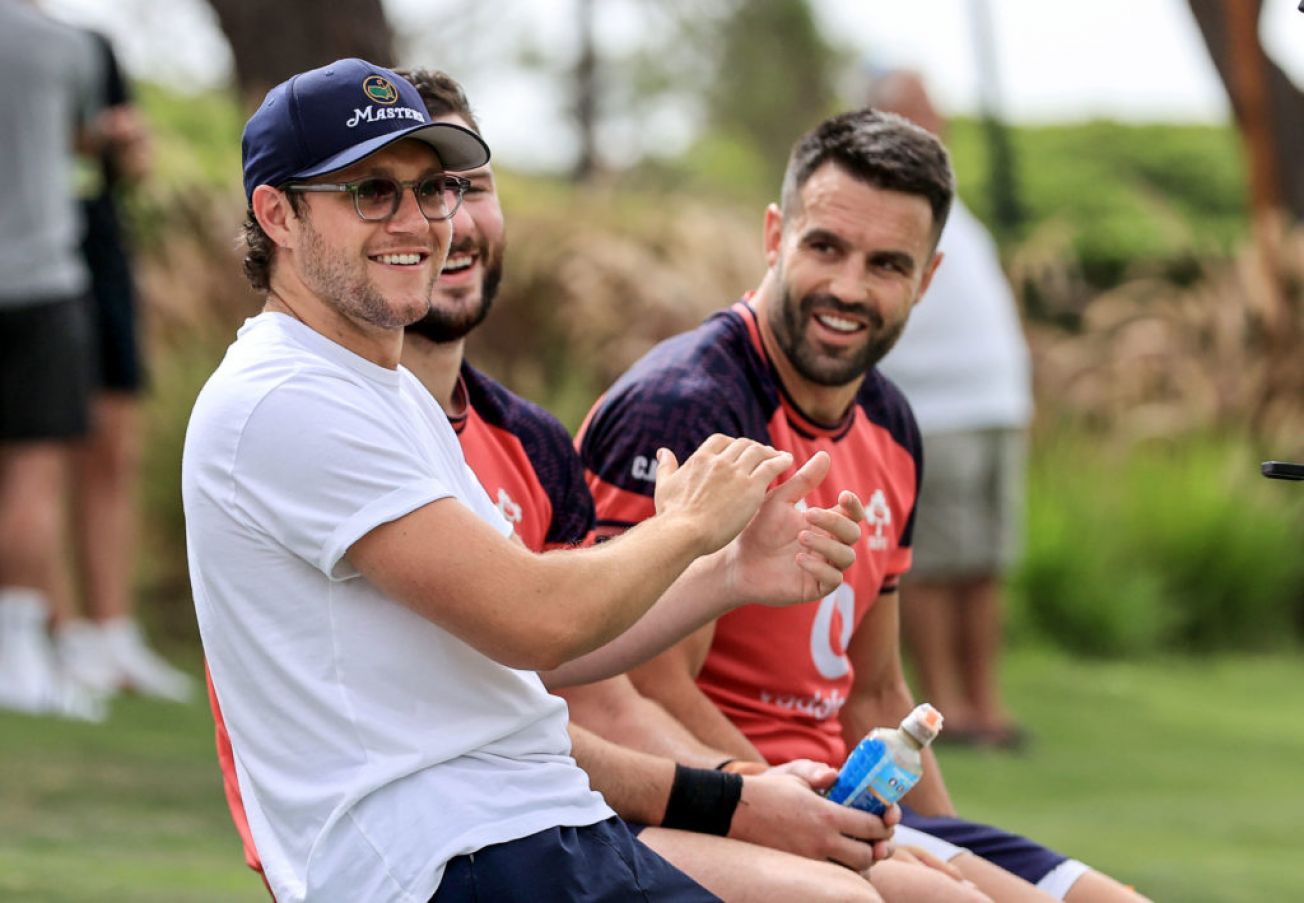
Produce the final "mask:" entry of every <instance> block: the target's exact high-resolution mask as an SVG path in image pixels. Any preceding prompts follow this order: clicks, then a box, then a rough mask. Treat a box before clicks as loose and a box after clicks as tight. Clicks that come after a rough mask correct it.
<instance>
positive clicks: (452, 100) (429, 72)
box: [394, 67, 480, 135]
mask: <svg viewBox="0 0 1304 903" xmlns="http://www.w3.org/2000/svg"><path fill="white" fill-rule="evenodd" d="M394 71H395V72H396V73H398V74H399V75H401V76H402V77H403V78H406V79H407V80H408V81H410V82H411V83H412V86H413V87H414V88H416V89H417V93H418V94H420V95H421V99H422V100H424V101H425V103H426V110H427V111H428V112H429V113H430V118H432V119H437V118H439V117H440V116H448V115H450V114H452V115H454V116H461V117H462V119H464V120H466V124H467V125H469V126H470V127H471V131H473V132H475V133H476V134H477V135H478V134H480V123H478V122H476V121H475V114H474V113H472V112H471V102H470V101H469V100H467V99H466V92H465V91H463V90H462V86H461V85H460V84H458V82H457V79H455V78H453V76H451V75H449V74H448V73H447V72H444V71H442V70H439V69H422V68H419V67H416V68H412V69H395V70H394Z"/></svg>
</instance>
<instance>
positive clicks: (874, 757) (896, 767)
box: [828, 702, 942, 815]
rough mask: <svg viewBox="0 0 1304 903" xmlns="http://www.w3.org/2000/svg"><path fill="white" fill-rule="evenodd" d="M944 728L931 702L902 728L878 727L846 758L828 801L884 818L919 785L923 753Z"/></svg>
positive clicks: (914, 712) (919, 706)
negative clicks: (902, 798) (890, 809)
mask: <svg viewBox="0 0 1304 903" xmlns="http://www.w3.org/2000/svg"><path fill="white" fill-rule="evenodd" d="M941 729H942V713H941V712H939V711H937V709H935V708H933V707H932V706H931V705H929V704H928V703H926V702H925V703H923V704H921V705H918V706H916V707H915V710H914V711H913V712H911V713H910V714H909V715H907V716H906V717H905V719H904V720H903V721H902V722H901V726H900V727H895V728H893V727H876V728H874V729H873V730H872V731H870V732H869V735H868V736H867V737H865V739H864V740H861V741H860V742H859V743H858V744H856V748H855V749H853V750H852V751H851V755H849V756H847V761H846V762H844V763H843V765H842V770H841V771H840V772H839V773H838V780H837V781H836V782H835V783H834V785H833V788H832V789H831V790H829V794H828V798H829V799H831V800H833V802H835V803H841V804H842V805H844V806H852V807H853V808H856V809H863V810H864V811H866V812H871V813H873V814H874V815H882V814H883V813H884V812H886V811H887V808H888V806H891V805H892V804H893V803H895V802H896V801H897V800H899V799H901V797H903V796H905V795H906V792H907V791H908V790H909V789H910V788H911V787H913V786H915V784H917V783H918V782H919V776H920V775H922V774H923V771H924V766H923V762H922V760H921V759H920V753H921V752H923V750H924V747H926V746H928V744H930V743H932V742H933V738H934V737H936V736H937V734H938V732H939V731H941Z"/></svg>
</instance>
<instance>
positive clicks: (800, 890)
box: [638, 828, 882, 903]
mask: <svg viewBox="0 0 1304 903" xmlns="http://www.w3.org/2000/svg"><path fill="white" fill-rule="evenodd" d="M638 839H639V840H641V841H642V842H643V843H645V844H647V846H649V847H650V848H651V849H653V850H655V851H656V852H657V853H658V854H659V855H661V856H662V857H664V858H665V859H666V860H668V861H669V862H670V863H671V864H672V865H674V866H675V868H677V869H679V870H680V871H683V872H686V873H687V874H688V875H689V876H690V877H692V878H693V880H695V881H697V882H698V883H699V884H701V885H702V886H703V887H705V888H706V889H707V890H709V891H711V893H713V894H715V895H716V896H718V897H720V898H721V899H723V900H725V901H726V903H752V901H755V903H768V901H774V900H801V901H803V903H821V901H829V903H833V901H846V903H852V901H863V903H881V901H882V898H881V897H880V896H879V895H878V893H876V892H875V890H874V889H873V888H872V887H871V886H870V884H869V882H868V881H866V880H864V879H863V878H861V877H860V876H859V875H858V874H856V873H855V872H853V871H850V870H848V869H845V868H843V867H842V866H840V865H834V864H833V863H829V862H816V861H815V860H813V859H804V858H802V857H801V856H795V855H793V854H792V853H785V852H782V851H780V850H772V849H770V848H768V847H761V846H756V845H755V844H750V843H744V842H742V841H738V840H730V839H728V838H726V837H715V836H714V835H710V834H695V833H693V832H691V831H674V830H669V829H666V828H647V829H646V830H644V831H643V832H642V833H641V834H639V837H638Z"/></svg>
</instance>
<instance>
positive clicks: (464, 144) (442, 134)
mask: <svg viewBox="0 0 1304 903" xmlns="http://www.w3.org/2000/svg"><path fill="white" fill-rule="evenodd" d="M402 138H414V139H416V140H418V141H424V142H425V143H426V144H429V145H430V146H431V147H433V148H434V149H435V152H436V153H437V154H439V159H440V162H442V163H443V165H444V169H446V170H450V171H454V172H456V171H460V170H466V169H475V168H476V167H477V166H484V165H485V164H486V163H488V162H489V147H488V146H487V145H486V144H485V143H484V142H483V141H482V140H480V136H479V135H477V134H476V133H475V132H472V131H471V130H470V129H464V128H462V127H461V126H458V125H453V124H452V123H448V122H431V121H430V114H429V113H428V112H427V111H426V105H425V103H424V102H423V101H422V100H421V94H420V93H419V92H418V91H417V89H416V88H414V87H413V86H412V83H411V82H409V81H407V80H406V79H404V78H402V77H401V76H399V75H396V74H395V73H393V72H391V71H390V70H388V69H383V68H381V67H380V66H376V65H373V64H371V63H368V62H367V61H366V60H359V59H345V60H336V61H335V62H333V63H331V64H330V65H328V66H322V67H321V68H320V69H313V70H311V71H309V72H301V73H299V74H298V75H295V76H293V77H291V78H290V79H288V80H286V81H283V82H281V83H280V84H279V85H277V86H276V87H275V88H273V89H272V90H270V91H268V92H267V97H266V98H265V99H264V100H263V103H262V106H260V107H259V108H258V109H257V110H256V111H255V112H254V114H253V115H252V116H250V117H249V121H248V122H247V123H245V128H244V137H243V138H242V139H241V141H240V149H241V153H242V155H243V158H244V190H245V200H252V198H253V195H254V189H255V188H257V187H258V186H259V185H272V186H274V187H280V186H281V185H284V184H285V183H286V182H290V181H293V180H295V179H306V178H309V177H311V176H320V175H324V174H326V173H328V172H334V171H335V170H337V169H343V168H344V167H346V166H351V165H352V164H354V163H357V162H358V161H359V160H361V159H362V158H363V157H366V156H369V155H370V154H374V153H375V152H376V151H378V150H380V149H381V148H382V147H385V146H386V145H389V144H392V143H394V142H395V141H398V140H400V139H402Z"/></svg>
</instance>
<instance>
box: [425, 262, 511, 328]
mask: <svg viewBox="0 0 1304 903" xmlns="http://www.w3.org/2000/svg"><path fill="white" fill-rule="evenodd" d="M460 250H463V249H462V248H457V247H454V248H452V249H450V250H449V252H448V256H449V257H452V256H454V255H456V254H457V253H458V252H459V251H460ZM475 250H476V251H477V253H478V254H479V257H480V260H481V261H482V263H481V266H482V267H483V268H484V275H483V276H482V277H481V279H480V285H479V291H480V299H479V302H478V303H477V304H476V305H475V307H473V308H471V309H469V310H460V309H459V310H454V311H448V310H442V309H440V308H439V306H438V305H436V304H434V303H432V304H431V305H430V310H429V311H428V312H427V313H426V315H425V316H424V317H422V318H421V319H419V320H417V321H416V322H415V323H409V324H407V331H408V332H414V333H416V334H417V335H419V336H423V337H424V338H427V339H429V340H430V341H432V342H438V343H441V344H442V343H446V342H456V341H458V340H459V339H463V338H465V337H466V336H468V335H470V333H471V332H472V331H473V330H474V329H475V328H476V327H477V326H479V325H480V324H481V323H483V322H484V320H485V317H487V316H489V311H490V310H491V309H492V308H493V304H494V299H495V298H496V297H497V296H498V286H499V284H500V283H501V282H502V279H503V249H502V248H498V249H497V250H496V252H495V253H493V254H492V255H491V254H490V253H489V249H488V247H487V246H486V245H484V244H483V243H482V244H480V246H479V247H477V248H476V249H475ZM470 291H474V289H470Z"/></svg>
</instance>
